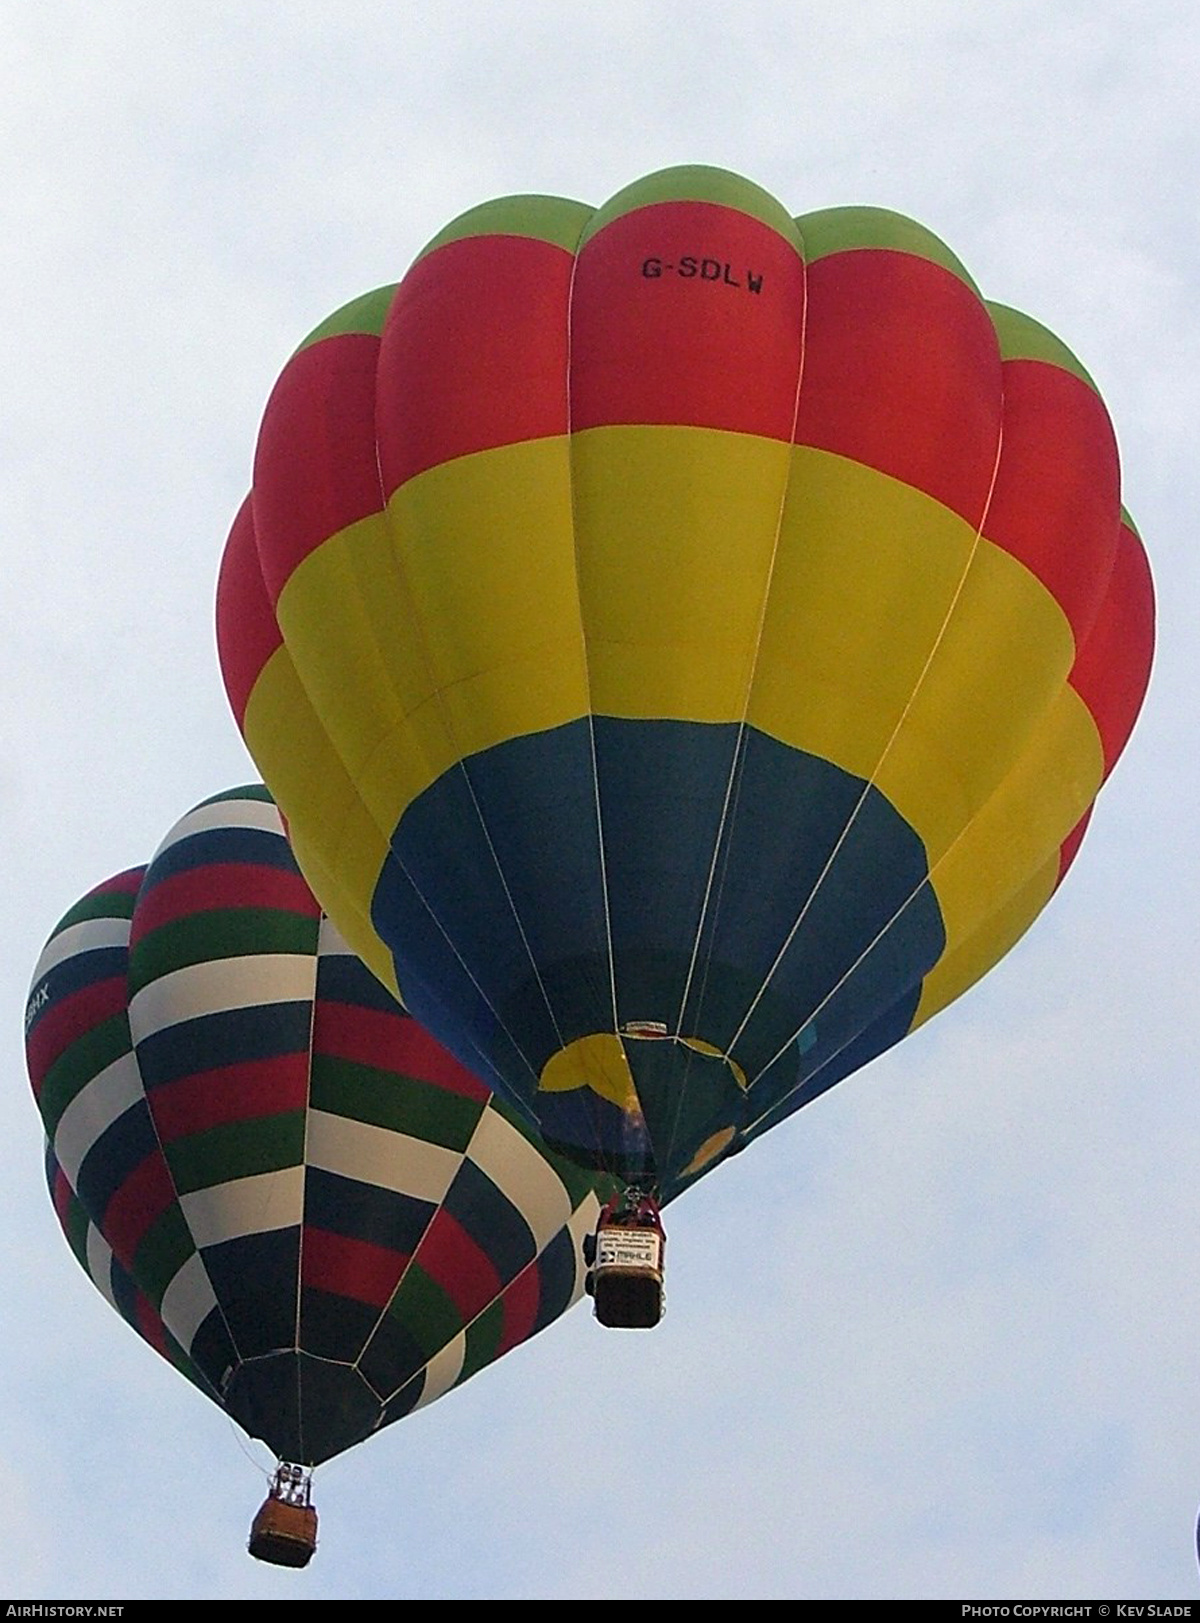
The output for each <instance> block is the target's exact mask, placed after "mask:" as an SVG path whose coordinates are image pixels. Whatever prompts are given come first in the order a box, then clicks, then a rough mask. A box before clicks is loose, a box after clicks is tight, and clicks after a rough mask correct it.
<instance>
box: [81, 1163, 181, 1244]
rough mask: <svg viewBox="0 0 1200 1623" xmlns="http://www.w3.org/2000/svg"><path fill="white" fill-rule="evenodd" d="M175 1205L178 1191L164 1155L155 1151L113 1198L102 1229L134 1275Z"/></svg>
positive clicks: (101, 1224) (107, 1208) (127, 1179)
mask: <svg viewBox="0 0 1200 1623" xmlns="http://www.w3.org/2000/svg"><path fill="white" fill-rule="evenodd" d="M174 1204H175V1188H174V1185H173V1184H172V1182H171V1175H170V1173H169V1172H168V1171H167V1163H166V1162H165V1161H164V1160H163V1157H162V1151H161V1150H158V1149H154V1150H151V1152H150V1154H149V1155H147V1156H146V1158H145V1160H144V1161H142V1162H141V1164H140V1165H139V1166H137V1167H135V1168H134V1170H133V1171H132V1172H131V1173H130V1175H129V1177H128V1178H126V1180H125V1182H124V1183H123V1184H122V1185H121V1187H120V1188H119V1189H118V1190H117V1192H116V1194H115V1195H113V1197H112V1199H111V1200H110V1201H109V1203H108V1205H107V1206H106V1207H105V1210H104V1218H103V1221H102V1222H101V1223H100V1224H99V1225H98V1226H99V1228H100V1231H101V1233H102V1234H103V1235H104V1238H105V1239H106V1240H107V1241H108V1243H109V1245H110V1246H112V1248H113V1254H114V1255H115V1256H116V1258H117V1261H118V1262H120V1263H123V1264H124V1266H125V1267H126V1268H128V1269H129V1270H130V1271H132V1269H133V1259H134V1256H135V1254H136V1252H137V1248H138V1246H139V1245H140V1244H141V1243H142V1240H143V1239H144V1238H145V1236H146V1235H147V1234H148V1233H149V1231H150V1230H151V1229H152V1228H153V1227H154V1225H155V1223H156V1222H157V1221H158V1219H159V1218H160V1217H161V1216H162V1214H163V1213H164V1212H165V1211H166V1210H167V1208H168V1207H170V1206H173V1205H174Z"/></svg>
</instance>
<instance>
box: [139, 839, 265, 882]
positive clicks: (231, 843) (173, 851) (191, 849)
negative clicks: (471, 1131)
mask: <svg viewBox="0 0 1200 1623" xmlns="http://www.w3.org/2000/svg"><path fill="white" fill-rule="evenodd" d="M220 862H243V863H246V864H247V865H248V866H250V867H263V868H283V869H284V870H285V871H286V872H288V873H295V872H296V871H297V869H296V859H295V858H294V857H293V856H292V848H291V846H290V845H289V844H288V842H287V840H286V839H285V838H284V837H283V835H282V834H278V833H274V832H272V831H271V830H270V829H265V828H208V829H201V830H200V831H199V832H197V833H195V834H188V835H186V836H185V837H184V838H183V839H181V840H176V841H175V842H174V843H173V844H172V845H169V846H167V848H166V850H165V851H160V852H159V853H158V855H157V856H156V857H155V859H154V861H153V862H152V863H151V865H150V867H149V869H148V871H147V875H146V884H145V893H146V894H149V892H150V891H152V890H153V889H154V887H155V885H157V884H160V883H161V882H162V881H163V880H164V879H166V878H168V877H169V876H170V875H171V874H177V873H188V872H190V871H191V869H193V868H207V867H209V866H210V865H211V864H213V863H220Z"/></svg>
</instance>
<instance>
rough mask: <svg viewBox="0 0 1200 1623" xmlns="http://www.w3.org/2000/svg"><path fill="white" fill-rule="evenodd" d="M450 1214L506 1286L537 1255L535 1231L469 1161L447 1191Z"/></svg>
mask: <svg viewBox="0 0 1200 1623" xmlns="http://www.w3.org/2000/svg"><path fill="white" fill-rule="evenodd" d="M442 1209H443V1211H446V1212H449V1214H450V1216H451V1217H453V1218H454V1219H455V1220H456V1221H457V1222H458V1223H460V1224H461V1225H462V1227H463V1228H464V1229H465V1230H466V1232H467V1233H468V1234H469V1235H470V1237H471V1239H472V1240H474V1242H475V1244H476V1245H477V1246H478V1247H479V1249H480V1250H481V1251H482V1252H483V1253H484V1255H485V1256H486V1257H487V1259H488V1261H489V1262H490V1263H491V1264H492V1266H493V1267H494V1268H495V1270H496V1272H497V1273H498V1274H499V1276H500V1281H501V1284H502V1285H507V1284H508V1283H509V1281H510V1280H512V1279H515V1278H516V1276H517V1275H518V1274H519V1273H520V1272H521V1269H522V1268H524V1267H525V1265H526V1263H529V1262H532V1261H533V1259H534V1257H535V1256H536V1255H537V1245H536V1242H535V1241H534V1237H533V1230H532V1229H531V1228H530V1227H529V1224H528V1223H527V1222H526V1221H525V1219H524V1217H522V1215H521V1213H520V1212H519V1211H518V1210H517V1208H516V1207H515V1206H514V1205H513V1203H512V1202H511V1201H510V1200H509V1199H508V1197H507V1196H506V1195H505V1194H504V1193H503V1191H502V1190H501V1189H499V1188H498V1187H497V1186H496V1185H495V1184H494V1183H493V1182H492V1180H491V1179H490V1178H489V1177H488V1176H487V1175H486V1173H484V1172H481V1171H480V1169H479V1168H478V1167H477V1166H476V1165H475V1163H474V1162H473V1161H471V1160H470V1159H468V1160H465V1161H464V1162H463V1164H462V1166H461V1167H460V1169H459V1171H458V1175H457V1176H456V1177H455V1179H454V1182H453V1183H452V1184H451V1185H450V1188H449V1189H448V1190H447V1191H446V1198H445V1200H444V1201H443V1202H442Z"/></svg>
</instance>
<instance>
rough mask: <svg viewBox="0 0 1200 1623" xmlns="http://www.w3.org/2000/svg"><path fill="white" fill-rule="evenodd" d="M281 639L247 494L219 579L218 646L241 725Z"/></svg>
mask: <svg viewBox="0 0 1200 1623" xmlns="http://www.w3.org/2000/svg"><path fill="white" fill-rule="evenodd" d="M282 643H283V637H282V635H281V633H280V630H279V626H278V624H277V623H276V620H275V612H274V610H273V609H272V607H271V603H270V599H269V598H268V597H267V589H266V586H265V585H264V583H263V577H262V565H261V563H260V562H259V557H258V543H257V541H256V540H255V535H254V518H253V515H252V512H251V508H250V498H249V497H247V498H246V500H245V501H244V502H243V503H242V505H241V507H240V508H239V510H238V515H237V517H236V518H235V519H234V521H233V529H232V530H231V531H230V532H229V540H228V541H227V542H226V543H225V555H224V557H223V558H222V559H221V573H220V578H219V579H218V581H217V651H218V653H219V655H220V660H221V675H222V677H223V678H224V681H225V691H226V693H227V694H228V695H229V703H230V706H231V708H232V710H233V714H234V718H235V720H236V721H237V724H238V726H239V727H241V725H242V721H243V718H244V717H245V714H246V705H247V703H248V702H249V699H250V694H251V692H252V691H253V688H254V684H255V682H257V681H258V678H259V675H260V673H261V671H262V669H263V666H264V665H265V664H266V663H267V661H268V660H269V659H270V658H271V655H272V654H273V653H274V652H275V650H276V649H277V648H279V647H281V646H282Z"/></svg>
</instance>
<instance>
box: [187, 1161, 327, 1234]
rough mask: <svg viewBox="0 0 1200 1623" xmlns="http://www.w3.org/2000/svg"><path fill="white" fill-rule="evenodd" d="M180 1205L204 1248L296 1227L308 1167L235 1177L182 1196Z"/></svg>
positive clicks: (299, 1219) (300, 1210)
mask: <svg viewBox="0 0 1200 1623" xmlns="http://www.w3.org/2000/svg"><path fill="white" fill-rule="evenodd" d="M179 1206H180V1210H181V1211H182V1212H183V1216H184V1220H185V1222H186V1223H187V1226H188V1228H189V1229H190V1230H191V1234H192V1238H193V1239H194V1240H195V1242H196V1245H197V1246H198V1247H199V1249H200V1250H203V1249H204V1247H205V1246H209V1245H220V1244H222V1243H223V1242H224V1241H225V1240H237V1239H240V1238H242V1236H243V1235H247V1234H266V1233H269V1232H271V1231H272V1230H274V1229H287V1228H295V1227H296V1226H297V1225H298V1224H299V1223H300V1221H301V1219H302V1218H303V1216H304V1168H303V1167H302V1166H296V1167H285V1168H284V1169H283V1171H282V1172H259V1173H256V1174H255V1175H254V1176H253V1177H250V1178H231V1179H230V1181H229V1182H228V1183H217V1184H213V1186H212V1188H211V1189H195V1190H193V1191H192V1193H191V1194H190V1195H180V1197H179Z"/></svg>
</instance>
